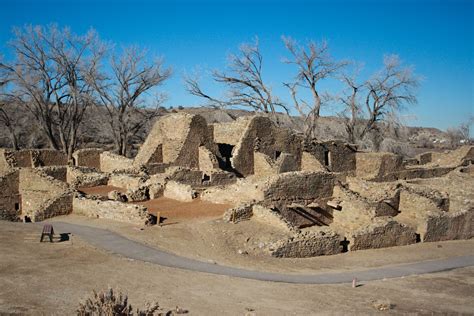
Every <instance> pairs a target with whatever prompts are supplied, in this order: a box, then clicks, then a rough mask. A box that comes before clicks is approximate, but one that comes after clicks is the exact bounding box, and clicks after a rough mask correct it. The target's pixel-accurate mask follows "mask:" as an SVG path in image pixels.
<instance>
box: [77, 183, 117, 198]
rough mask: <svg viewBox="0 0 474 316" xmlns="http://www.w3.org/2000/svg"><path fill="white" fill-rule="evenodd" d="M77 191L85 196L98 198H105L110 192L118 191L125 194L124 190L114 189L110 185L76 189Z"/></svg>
mask: <svg viewBox="0 0 474 316" xmlns="http://www.w3.org/2000/svg"><path fill="white" fill-rule="evenodd" d="M78 190H79V191H81V192H83V193H85V194H87V195H100V196H107V194H109V193H110V192H112V191H119V192H121V193H125V191H126V190H125V189H123V188H119V187H114V186H112V185H99V186H96V187H87V188H78Z"/></svg>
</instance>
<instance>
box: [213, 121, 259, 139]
mask: <svg viewBox="0 0 474 316" xmlns="http://www.w3.org/2000/svg"><path fill="white" fill-rule="evenodd" d="M250 121H251V117H249V116H241V117H239V118H237V120H235V121H234V122H229V123H215V124H212V126H213V127H214V141H215V142H216V143H219V144H229V145H237V143H238V142H239V141H240V139H241V138H242V136H243V135H244V132H245V130H246V129H247V127H248V125H249V124H250Z"/></svg>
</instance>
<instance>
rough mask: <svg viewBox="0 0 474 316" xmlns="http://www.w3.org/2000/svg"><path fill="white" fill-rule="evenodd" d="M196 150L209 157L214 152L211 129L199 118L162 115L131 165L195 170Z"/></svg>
mask: <svg viewBox="0 0 474 316" xmlns="http://www.w3.org/2000/svg"><path fill="white" fill-rule="evenodd" d="M200 146H203V147H205V148H207V149H208V150H209V151H210V152H211V153H216V151H217V149H216V146H215V144H214V142H213V135H212V128H209V127H208V125H207V123H206V120H205V119H204V118H203V117H202V116H200V115H191V114H187V113H176V114H170V115H166V116H164V117H162V118H161V119H160V120H158V121H157V122H156V123H155V125H154V126H153V128H152V130H151V131H150V134H149V135H148V137H147V139H146V140H145V142H144V143H143V145H142V146H141V147H140V150H139V152H138V154H137V156H136V157H135V161H134V165H135V166H138V165H147V164H150V163H165V164H170V165H175V166H183V167H187V168H199V147H200ZM160 160H161V161H160Z"/></svg>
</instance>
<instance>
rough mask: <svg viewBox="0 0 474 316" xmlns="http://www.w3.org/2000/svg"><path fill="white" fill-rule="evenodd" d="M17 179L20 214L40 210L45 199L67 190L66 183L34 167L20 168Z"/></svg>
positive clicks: (51, 198) (29, 213) (56, 196)
mask: <svg viewBox="0 0 474 316" xmlns="http://www.w3.org/2000/svg"><path fill="white" fill-rule="evenodd" d="M19 179H20V184H19V192H20V194H21V198H22V214H24V215H27V216H30V215H31V214H33V213H34V212H36V211H40V210H42V207H43V204H44V203H45V202H46V201H48V200H54V199H56V198H58V197H60V196H62V195H63V194H64V193H65V192H66V191H67V190H68V186H67V184H66V183H64V182H62V181H59V180H56V179H54V178H52V177H50V176H48V175H47V174H45V173H44V172H41V171H40V170H36V169H21V170H20V176H19Z"/></svg>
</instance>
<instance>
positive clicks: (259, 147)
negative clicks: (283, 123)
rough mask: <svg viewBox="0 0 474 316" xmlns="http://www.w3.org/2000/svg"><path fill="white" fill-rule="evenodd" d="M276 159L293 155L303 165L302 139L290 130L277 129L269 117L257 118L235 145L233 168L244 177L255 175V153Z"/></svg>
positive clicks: (254, 118) (252, 120)
mask: <svg viewBox="0 0 474 316" xmlns="http://www.w3.org/2000/svg"><path fill="white" fill-rule="evenodd" d="M255 151H256V152H260V153H263V154H265V155H267V156H269V157H273V158H274V159H276V157H277V156H278V155H279V154H281V153H288V154H291V155H293V157H294V159H295V161H296V164H297V165H298V166H300V165H301V152H302V144H301V138H300V137H299V136H297V135H295V134H293V133H292V132H291V131H290V130H287V129H284V128H279V127H277V126H276V125H275V124H274V123H273V122H272V121H271V120H270V119H269V118H268V117H264V116H255V117H253V118H252V119H251V121H250V123H249V124H248V126H247V128H246V130H245V132H244V134H243V136H242V138H241V139H240V140H239V142H238V143H237V144H236V145H235V148H234V150H233V157H232V158H231V161H232V167H233V168H234V170H235V171H237V172H238V173H239V174H241V175H243V176H248V175H251V174H254V173H255V169H254V163H255V162H254V152H255Z"/></svg>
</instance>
